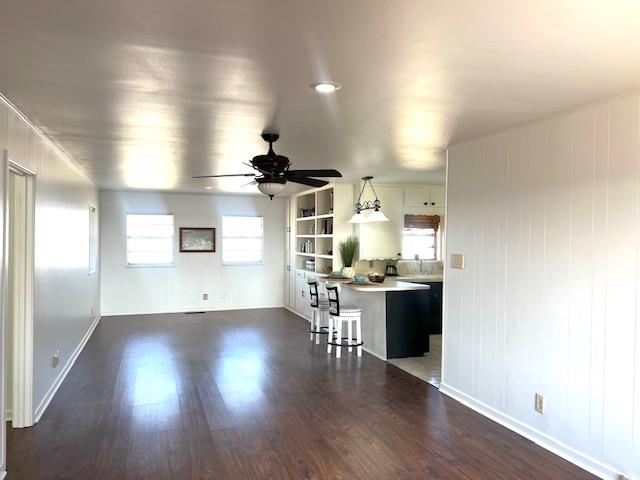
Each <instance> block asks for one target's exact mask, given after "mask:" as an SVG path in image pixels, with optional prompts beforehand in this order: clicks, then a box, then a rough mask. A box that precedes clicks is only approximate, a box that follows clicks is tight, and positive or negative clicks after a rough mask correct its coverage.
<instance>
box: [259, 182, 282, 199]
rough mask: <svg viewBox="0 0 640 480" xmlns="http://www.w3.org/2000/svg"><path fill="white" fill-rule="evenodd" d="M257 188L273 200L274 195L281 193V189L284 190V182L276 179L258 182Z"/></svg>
mask: <svg viewBox="0 0 640 480" xmlns="http://www.w3.org/2000/svg"><path fill="white" fill-rule="evenodd" d="M258 190H260V191H261V192H262V193H264V194H265V195H268V196H269V198H270V199H271V200H273V197H274V196H276V195H278V194H280V193H282V191H283V190H284V182H278V181H273V182H271V181H265V182H258Z"/></svg>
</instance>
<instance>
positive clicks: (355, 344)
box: [327, 337, 363, 347]
mask: <svg viewBox="0 0 640 480" xmlns="http://www.w3.org/2000/svg"><path fill="white" fill-rule="evenodd" d="M332 340H333V339H332ZM344 340H346V342H344ZM351 341H352V342H356V343H349V337H341V341H340V342H335V341H329V340H327V343H328V344H329V345H333V346H335V347H360V346H362V345H363V342H358V339H357V338H351Z"/></svg>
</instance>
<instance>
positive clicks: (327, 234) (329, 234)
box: [315, 233, 333, 238]
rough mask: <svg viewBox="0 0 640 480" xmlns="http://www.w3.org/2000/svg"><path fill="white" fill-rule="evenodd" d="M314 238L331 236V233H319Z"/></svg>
mask: <svg viewBox="0 0 640 480" xmlns="http://www.w3.org/2000/svg"><path fill="white" fill-rule="evenodd" d="M315 237H316V238H333V233H321V234H320V235H316V236H315Z"/></svg>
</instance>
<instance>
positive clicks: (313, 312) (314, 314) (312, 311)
mask: <svg viewBox="0 0 640 480" xmlns="http://www.w3.org/2000/svg"><path fill="white" fill-rule="evenodd" d="M315 318H316V311H315V309H313V308H312V309H311V323H310V327H311V328H309V330H310V331H309V340H313V330H315V328H313V324H314V321H315Z"/></svg>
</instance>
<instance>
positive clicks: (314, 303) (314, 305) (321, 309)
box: [307, 280, 330, 344]
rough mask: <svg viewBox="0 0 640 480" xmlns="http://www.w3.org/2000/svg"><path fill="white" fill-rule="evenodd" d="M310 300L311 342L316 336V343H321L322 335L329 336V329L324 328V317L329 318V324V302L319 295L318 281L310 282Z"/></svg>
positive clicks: (308, 283)
mask: <svg viewBox="0 0 640 480" xmlns="http://www.w3.org/2000/svg"><path fill="white" fill-rule="evenodd" d="M307 285H309V300H310V306H311V324H310V325H309V340H313V336H314V335H315V336H316V343H317V344H319V343H320V335H327V327H323V326H322V319H323V317H326V318H327V323H329V321H330V320H329V302H328V301H327V300H324V299H320V296H319V295H318V282H317V281H316V280H309V281H308V282H307Z"/></svg>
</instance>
